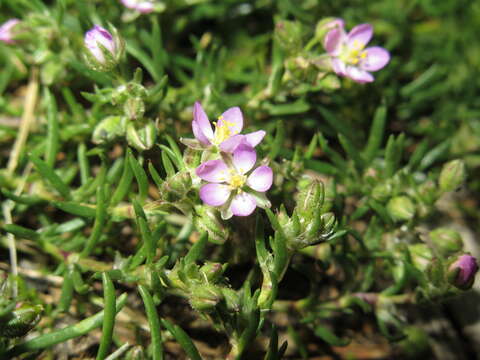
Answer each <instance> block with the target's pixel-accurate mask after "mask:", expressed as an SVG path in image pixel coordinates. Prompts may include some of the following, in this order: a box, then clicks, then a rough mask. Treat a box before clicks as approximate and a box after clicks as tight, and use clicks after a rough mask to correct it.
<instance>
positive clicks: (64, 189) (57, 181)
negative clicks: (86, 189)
mask: <svg viewBox="0 0 480 360" xmlns="http://www.w3.org/2000/svg"><path fill="white" fill-rule="evenodd" d="M30 160H31V161H32V162H33V164H34V165H35V168H36V169H37V171H38V172H39V173H40V175H41V176H42V178H44V179H45V180H47V181H48V182H49V183H50V185H51V186H52V187H53V188H54V189H55V190H57V191H58V192H59V193H60V195H62V196H63V197H64V198H66V199H69V198H70V188H69V187H68V186H67V184H65V183H64V182H63V180H62V179H61V178H60V176H58V175H57V174H56V173H55V171H54V170H53V169H52V168H51V167H50V166H48V164H47V163H46V162H45V161H43V160H41V159H40V158H38V157H37V156H34V155H30Z"/></svg>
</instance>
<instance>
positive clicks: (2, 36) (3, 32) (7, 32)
mask: <svg viewBox="0 0 480 360" xmlns="http://www.w3.org/2000/svg"><path fill="white" fill-rule="evenodd" d="M19 22H20V20H18V19H10V20H8V21H6V22H5V23H3V24H2V26H0V41H2V42H4V43H5V44H14V43H15V37H14V35H15V34H14V28H15V26H16V25H17V24H18V23H19Z"/></svg>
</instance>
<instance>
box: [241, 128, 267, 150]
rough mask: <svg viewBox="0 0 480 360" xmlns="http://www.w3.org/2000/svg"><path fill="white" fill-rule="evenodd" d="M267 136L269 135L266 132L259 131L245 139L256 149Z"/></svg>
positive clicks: (246, 135)
mask: <svg viewBox="0 0 480 360" xmlns="http://www.w3.org/2000/svg"><path fill="white" fill-rule="evenodd" d="M266 134H267V133H266V132H265V131H263V130H258V131H255V132H251V133H249V134H245V139H246V140H247V143H248V144H249V145H250V146H251V147H255V146H257V145H258V144H260V142H261V141H262V140H263V138H264V137H265V135H266Z"/></svg>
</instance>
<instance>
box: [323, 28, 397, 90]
mask: <svg viewBox="0 0 480 360" xmlns="http://www.w3.org/2000/svg"><path fill="white" fill-rule="evenodd" d="M372 35H373V27H372V25H370V24H361V25H357V26H355V27H354V28H353V29H352V30H351V31H350V32H349V33H348V34H346V32H345V30H344V29H343V27H341V26H337V27H335V28H334V29H332V30H330V31H329V32H328V33H327V35H326V36H325V39H324V47H325V49H326V50H327V53H328V54H329V55H330V57H331V63H332V68H333V71H335V73H337V74H338V75H340V76H346V77H349V78H350V79H352V80H354V81H356V82H359V83H366V82H372V81H373V80H374V79H375V78H374V77H373V75H372V74H370V71H377V70H380V69H382V68H383V67H384V66H385V65H387V64H388V62H389V61H390V54H389V53H388V51H387V50H385V49H384V48H382V47H379V46H373V47H368V48H366V49H365V46H366V45H367V44H368V42H369V41H370V39H371V38H372Z"/></svg>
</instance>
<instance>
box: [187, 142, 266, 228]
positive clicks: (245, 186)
mask: <svg viewBox="0 0 480 360" xmlns="http://www.w3.org/2000/svg"><path fill="white" fill-rule="evenodd" d="M256 161H257V154H256V152H255V150H254V149H253V148H252V147H251V146H250V145H248V144H246V143H242V144H240V145H238V146H237V148H236V149H235V151H234V152H233V153H232V154H231V157H230V155H227V156H226V157H225V158H224V159H217V160H209V161H206V162H204V163H203V164H201V165H200V166H199V167H198V168H197V169H196V174H197V175H198V176H199V177H200V178H201V179H203V180H205V181H207V182H208V184H205V185H203V186H202V187H201V188H200V198H201V199H202V201H203V202H204V203H205V204H207V205H211V206H218V207H221V213H222V218H224V219H228V218H230V217H232V215H236V216H248V215H250V214H251V213H252V212H253V211H254V210H255V208H256V207H257V206H259V207H267V206H269V205H270V204H269V202H268V200H266V198H265V195H264V193H265V192H266V191H267V190H268V189H270V187H271V186H272V181H273V172H272V169H271V168H270V167H268V166H266V165H261V166H259V167H257V168H256V169H255V170H253V171H251V170H252V169H253V167H254V165H255V162H256ZM227 162H231V163H230V164H227ZM250 171H251V172H250Z"/></svg>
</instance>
